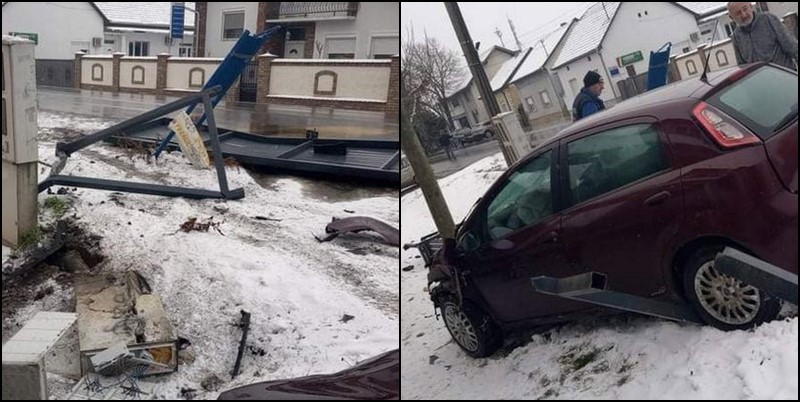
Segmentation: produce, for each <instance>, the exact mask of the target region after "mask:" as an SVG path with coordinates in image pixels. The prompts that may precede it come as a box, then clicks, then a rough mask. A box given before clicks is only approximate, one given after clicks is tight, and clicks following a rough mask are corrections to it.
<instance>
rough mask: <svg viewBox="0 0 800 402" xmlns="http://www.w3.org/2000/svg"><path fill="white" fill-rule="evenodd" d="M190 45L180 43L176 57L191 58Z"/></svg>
mask: <svg viewBox="0 0 800 402" xmlns="http://www.w3.org/2000/svg"><path fill="white" fill-rule="evenodd" d="M192 48H193V46H192V44H191V43H181V44H180V47H179V48H178V57H192V56H193V51H192Z"/></svg>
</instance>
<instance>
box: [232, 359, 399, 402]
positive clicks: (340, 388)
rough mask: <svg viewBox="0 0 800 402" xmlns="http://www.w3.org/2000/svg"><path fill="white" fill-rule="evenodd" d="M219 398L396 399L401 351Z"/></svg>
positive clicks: (236, 389)
mask: <svg viewBox="0 0 800 402" xmlns="http://www.w3.org/2000/svg"><path fill="white" fill-rule="evenodd" d="M217 399H220V400H226V399H228V400H250V401H265V400H270V401H271V400H304V401H307V400H330V399H362V400H397V399H400V350H399V349H395V350H392V351H389V352H386V353H383V354H381V355H378V356H375V357H373V358H371V359H368V360H365V361H363V362H361V363H359V364H357V365H356V366H355V367H351V368H349V369H346V370H343V371H340V372H338V373H336V374H327V375H312V376H309V377H302V378H293V379H289V380H276V381H267V382H262V383H258V384H252V385H247V386H244V387H240V388H235V389H232V390H229V391H225V392H223V393H222V394H220V396H219V398H217Z"/></svg>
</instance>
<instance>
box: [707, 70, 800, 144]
mask: <svg viewBox="0 0 800 402" xmlns="http://www.w3.org/2000/svg"><path fill="white" fill-rule="evenodd" d="M707 103H709V104H711V105H713V106H715V107H716V108H718V109H720V110H722V111H723V112H725V113H726V114H728V115H729V116H731V117H733V118H734V119H736V120H738V121H739V122H740V123H742V124H743V125H744V126H745V127H747V128H748V129H750V131H752V132H753V133H755V134H756V135H757V136H758V137H759V138H761V139H762V140H766V139H767V138H769V137H771V136H772V135H773V134H774V131H775V128H776V126H777V125H779V123H781V121H782V120H783V119H784V118H785V117H786V116H787V115H789V114H791V113H793V114H794V115H797V74H792V73H789V72H787V71H784V70H781V69H778V68H775V67H772V66H764V67H762V68H759V69H758V70H756V71H754V72H752V73H750V74H749V75H747V76H745V77H744V78H742V79H740V80H738V81H736V82H734V83H733V84H732V85H731V86H729V87H728V88H725V89H723V90H722V91H720V92H718V93H716V94H714V96H712V97H711V98H710V99H708V100H707Z"/></svg>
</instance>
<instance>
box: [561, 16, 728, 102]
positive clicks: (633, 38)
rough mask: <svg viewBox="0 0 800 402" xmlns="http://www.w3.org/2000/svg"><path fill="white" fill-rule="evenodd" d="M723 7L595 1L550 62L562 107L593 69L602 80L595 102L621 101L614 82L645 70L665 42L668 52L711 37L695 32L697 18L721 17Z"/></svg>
mask: <svg viewBox="0 0 800 402" xmlns="http://www.w3.org/2000/svg"><path fill="white" fill-rule="evenodd" d="M726 8H727V3H677V2H633V3H618V2H608V3H606V2H601V3H595V4H594V5H592V6H591V7H590V8H589V9H588V10H587V11H586V12H585V13H584V15H583V16H582V17H581V18H580V20H579V21H578V22H577V23H576V24H575V26H574V28H573V29H572V30H571V31H570V32H569V34H568V36H567V39H566V42H565V43H564V46H563V47H562V49H561V51H560V52H559V53H558V55H557V56H556V58H555V61H554V63H553V70H554V71H555V72H556V73H557V74H558V76H559V79H560V80H561V83H562V85H563V87H564V103H565V104H566V105H571V104H572V100H573V99H574V98H575V96H576V95H577V93H578V92H579V91H580V89H581V88H582V87H583V76H584V75H585V74H586V72H587V71H589V70H593V71H596V72H598V73H599V74H600V75H601V76H603V77H604V79H605V82H606V89H605V91H604V92H603V94H602V95H601V99H603V100H604V101H605V102H606V104H607V105H609V106H610V105H613V104H614V103H615V102H616V101H617V100H618V99H619V98H620V97H621V93H620V90H619V88H618V82H620V81H624V80H625V79H626V78H628V77H634V76H637V75H639V74H641V73H644V72H646V71H647V69H648V63H649V58H650V52H651V51H656V50H658V49H660V48H661V47H662V46H663V45H664V44H666V43H671V44H672V49H673V50H672V54H680V53H682V52H683V51H684V50H685V51H691V50H693V49H696V48H697V47H698V46H700V45H702V44H704V43H706V42H705V37H706V36H708V39H710V36H711V34H713V32H707V33H706V35H702V34H701V33H700V27H699V23H700V20H703V19H704V18H706V17H709V16H716V18H727V17H726V16H725V15H726V14H725V13H721V12H722V11H725V10H726ZM712 21H713V19H711V20H706V21H704V22H703V24H704V25H703V26H707V25H708V23H710V22H712ZM712 29H713V28H712Z"/></svg>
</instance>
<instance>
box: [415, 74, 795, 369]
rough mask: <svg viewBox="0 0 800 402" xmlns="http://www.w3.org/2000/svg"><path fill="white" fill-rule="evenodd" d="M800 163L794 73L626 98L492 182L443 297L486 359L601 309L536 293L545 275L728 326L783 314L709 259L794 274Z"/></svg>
mask: <svg viewBox="0 0 800 402" xmlns="http://www.w3.org/2000/svg"><path fill="white" fill-rule="evenodd" d="M797 158H798V156H797V73H796V72H794V71H790V70H786V69H783V68H780V67H775V66H772V65H766V64H755V65H748V66H743V67H736V68H733V69H729V70H725V71H720V72H717V73H716V74H712V75H711V76H710V77H709V81H708V83H705V82H702V81H701V80H699V79H691V80H685V81H682V82H679V83H675V84H672V85H669V86H666V87H663V88H660V89H658V90H655V91H652V92H649V93H646V94H644V95H642V96H639V97H636V98H633V99H630V100H628V101H625V102H622V103H620V104H618V105H616V106H615V107H613V108H611V109H609V110H606V111H604V112H602V113H599V114H597V115H593V116H591V117H589V118H587V119H585V120H581V121H580V122H578V123H576V124H574V125H573V126H571V127H569V128H568V129H566V130H565V131H563V132H562V133H560V134H559V136H557V137H556V138H554V139H552V140H551V141H549V142H548V143H545V144H543V145H542V146H540V147H538V148H537V149H536V150H535V151H533V152H532V153H531V154H530V155H528V156H526V157H525V158H524V159H522V160H520V161H519V162H517V163H516V164H515V165H514V166H512V167H511V168H509V169H508V171H507V172H506V173H505V174H504V175H503V176H502V177H500V178H499V179H498V180H497V182H496V183H494V185H492V187H491V188H490V189H489V190H488V191H487V193H486V194H485V195H484V196H483V197H482V198H481V199H480V200H479V201H478V202H477V203H476V205H475V206H474V207H473V210H472V211H471V212H470V213H469V215H468V216H467V218H466V219H465V220H464V222H463V223H462V224H461V225H459V229H458V231H457V235H456V246H455V248H454V249H453V251H452V252H449V251H448V253H447V254H448V255H449V257H447V258H444V257H443V256H442V254H443V253H440V254H439V255H438V256H437V260H436V261H434V263H433V264H432V266H431V270H430V272H429V274H428V279H429V281H430V282H431V286H430V292H431V298H432V300H433V302H434V304H435V305H436V307H438V308H439V309H440V310H441V312H442V317H443V320H444V322H445V325H446V326H447V329H448V330H449V331H450V334H451V335H452V336H453V338H454V339H455V341H456V342H457V343H458V344H459V345H460V346H461V347H462V348H463V349H464V350H466V352H467V353H468V354H470V355H472V356H475V357H479V356H486V355H488V354H491V353H492V352H493V351H494V350H495V349H496V348H497V346H498V345H499V344H500V340H501V337H502V332H503V331H504V330H507V329H510V328H514V327H517V326H531V325H536V324H541V323H550V322H559V321H566V320H570V319H572V318H576V317H579V316H582V315H586V314H590V313H597V312H599V311H604V310H598V307H597V306H595V305H592V304H588V303H583V302H578V301H571V300H566V299H562V298H559V297H556V296H548V295H545V294H543V293H539V292H537V291H535V290H534V288H533V287H532V286H531V281H530V279H531V278H532V277H536V276H542V275H544V276H550V277H556V278H563V277H568V276H572V275H576V274H580V273H584V272H588V271H597V272H601V273H604V274H606V275H607V278H608V287H609V290H613V291H616V292H621V293H628V294H632V295H636V296H640V297H647V298H651V299H655V300H662V301H669V302H679V303H683V302H684V301H687V300H688V301H689V302H690V303H691V305H692V307H693V308H694V309H695V310H696V312H697V314H698V315H700V316H701V318H702V319H703V320H704V321H706V322H708V323H709V324H711V325H714V326H716V327H719V328H722V329H741V328H748V327H751V326H753V325H756V324H758V323H760V322H763V321H765V320H769V319H772V318H774V316H775V315H776V314H777V312H778V310H779V301H778V300H777V299H775V298H772V297H771V296H769V295H767V294H765V293H763V292H762V291H760V290H758V289H756V288H754V287H752V286H749V285H746V284H744V283H742V282H740V281H737V280H735V279H733V278H731V277H728V276H725V275H722V274H720V273H718V272H717V271H715V270H714V267H713V262H714V257H715V256H716V254H717V253H718V252H719V251H721V250H722V249H723V248H724V247H725V246H731V247H734V248H736V249H738V250H741V251H743V252H746V253H749V254H751V255H753V256H756V257H758V258H761V259H763V260H765V261H767V262H769V263H771V264H774V265H777V266H779V267H782V268H783V269H786V270H788V271H791V272H793V273H795V274H796V273H797V249H798V246H797V202H798V201H797ZM447 260H449V261H448V262H447V263H445V261H447Z"/></svg>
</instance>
